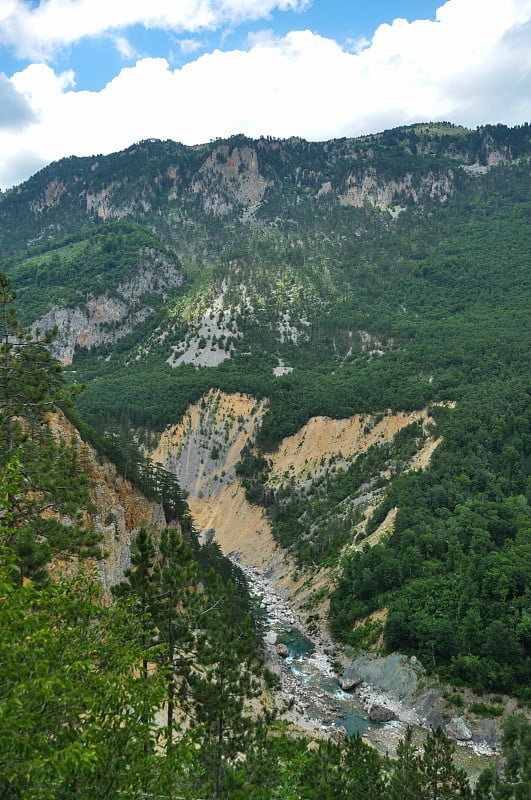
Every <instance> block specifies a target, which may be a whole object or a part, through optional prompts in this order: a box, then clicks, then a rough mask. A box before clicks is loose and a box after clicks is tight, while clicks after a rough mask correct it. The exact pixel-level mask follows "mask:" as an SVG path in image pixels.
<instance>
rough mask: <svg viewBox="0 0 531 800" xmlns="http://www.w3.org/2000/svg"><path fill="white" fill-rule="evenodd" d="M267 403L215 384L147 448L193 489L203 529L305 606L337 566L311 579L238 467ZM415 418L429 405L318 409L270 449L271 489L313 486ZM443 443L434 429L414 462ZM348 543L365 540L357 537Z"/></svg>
mask: <svg viewBox="0 0 531 800" xmlns="http://www.w3.org/2000/svg"><path fill="white" fill-rule="evenodd" d="M265 410H266V408H265V405H264V404H263V403H258V402H256V401H255V400H253V398H251V397H246V396H243V395H228V394H224V393H222V392H219V391H212V392H210V393H209V394H208V395H206V396H205V397H204V398H203V399H202V400H201V401H200V402H199V403H197V404H195V405H194V406H192V407H190V408H189V409H188V412H187V413H186V415H185V417H184V419H183V421H182V422H181V423H179V424H178V425H175V426H171V427H169V428H168V429H167V430H166V431H165V432H164V433H163V434H162V436H161V437H160V439H159V441H158V443H157V445H156V447H154V448H153V449H152V450H151V451H150V453H149V454H150V456H151V457H152V458H153V459H154V460H155V461H156V462H158V463H160V464H162V465H163V466H164V467H165V469H167V470H169V471H170V472H173V473H174V474H175V475H176V476H177V478H178V480H179V483H180V484H181V487H182V488H183V489H185V490H186V491H187V492H188V493H189V495H188V504H189V506H190V509H191V512H192V516H193V518H194V521H195V523H196V527H197V528H198V529H199V530H200V531H201V535H202V536H203V537H214V538H215V540H216V541H217V542H218V543H219V545H220V546H221V549H222V550H223V552H224V553H225V554H227V555H229V554H230V555H232V556H233V557H236V558H237V559H239V560H240V562H241V563H242V564H243V565H246V566H251V567H255V568H257V569H258V570H259V571H260V572H261V573H262V574H264V573H265V574H267V575H268V576H269V577H270V578H271V579H272V581H273V582H274V584H275V587H276V589H277V590H278V591H279V592H281V593H284V594H286V595H288V596H290V597H291V598H292V599H293V600H294V602H295V604H296V605H297V606H299V607H300V606H301V605H303V604H304V603H305V602H306V601H307V600H308V599H309V598H310V597H311V595H312V594H313V593H315V592H316V591H317V590H318V589H319V588H320V587H321V586H323V585H324V584H325V583H327V582H329V581H330V580H332V579H333V570H332V571H327V570H322V571H321V572H320V573H319V575H318V576H313V577H312V578H311V580H308V576H307V575H304V574H302V575H301V574H300V571H299V570H297V569H296V568H295V564H294V562H293V560H292V559H291V558H290V557H289V555H288V554H287V553H286V552H284V551H283V550H282V549H281V548H279V547H278V546H277V544H276V542H275V540H274V538H273V535H272V532H271V525H270V522H269V520H268V519H267V517H266V515H265V513H264V510H263V509H262V508H261V507H259V506H256V505H251V504H249V503H248V501H247V500H246V498H245V492H244V489H243V488H242V486H241V483H240V480H239V479H238V477H237V475H236V472H235V465H236V463H237V461H238V459H239V458H240V454H241V451H242V449H243V447H244V446H245V445H246V444H248V443H252V442H253V441H254V438H255V434H256V431H257V428H258V425H259V423H260V421H261V419H262V417H263V415H264V413H265ZM412 422H419V423H420V424H421V425H423V426H424V427H425V428H427V427H428V426H429V423H430V418H429V416H428V414H427V411H426V410H419V411H415V412H411V413H404V412H403V413H397V414H391V413H389V414H384V415H380V416H379V417H377V418H374V419H372V418H370V419H369V418H368V416H366V415H365V416H363V415H356V416H354V417H352V418H350V419H342V420H334V419H329V418H328V417H315V418H313V419H311V420H310V421H309V422H308V423H307V424H306V425H304V427H303V428H301V430H300V431H299V432H298V433H297V434H295V435H294V436H290V437H287V438H286V439H284V440H283V442H282V443H281V445H280V447H279V448H278V450H277V451H276V452H275V453H273V454H271V456H270V459H269V461H270V472H269V478H268V486H269V487H270V489H271V490H278V489H279V488H282V486H284V485H287V484H291V485H294V484H295V485H298V486H306V487H307V486H309V485H311V484H312V483H313V482H316V481H318V480H319V479H320V478H322V476H323V475H325V474H326V472H327V471H328V470H329V469H334V470H340V469H345V468H346V467H347V466H348V464H349V463H350V461H351V460H352V458H355V457H356V456H357V455H358V454H360V453H363V452H365V451H366V450H367V449H368V448H369V447H370V446H371V445H373V444H375V443H383V442H387V441H390V440H391V439H392V438H393V436H395V435H396V433H398V432H399V431H400V430H401V429H402V428H404V427H405V426H406V425H409V424H411V423H412ZM438 443H439V442H438V440H434V439H433V438H431V437H430V436H429V435H428V436H427V437H426V439H425V440H424V442H423V444H422V446H421V448H420V449H419V451H418V452H417V454H416V456H415V457H414V459H413V460H412V462H411V464H410V468H411V469H420V468H422V467H424V466H426V465H427V464H428V462H429V459H430V457H431V454H432V453H433V451H434V449H435V448H436V447H437V445H438ZM378 499H379V494H378V492H377V490H374V491H371V490H370V489H367V488H366V487H365V488H364V489H363V497H362V498H360V499H359V500H360V502H363V504H364V508H365V509H366V510H367V513H369V512H370V510H371V509H372V508H373V507H374V504H375V503H376V502H377V501H378ZM395 516H396V510H394V511H392V512H391V513H390V515H389V517H388V519H386V520H385V521H384V523H383V524H382V526H381V528H380V529H378V530H377V531H376V532H375V533H374V534H373V535H372V537H371V538H370V539H369V540H367V539H365V540H364V541H365V542H367V541H368V542H369V543H371V542H375V541H378V539H379V538H380V537H381V536H382V535H385V534H386V533H388V532H389V531H390V530H392V525H393V521H394V517H395ZM349 546H350V547H357V546H361V545H357V544H356V542H355V540H354V538H353V540H352V542H351V543H350V545H349ZM294 575H295V576H296V577H294Z"/></svg>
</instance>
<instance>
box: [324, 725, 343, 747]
mask: <svg viewBox="0 0 531 800" xmlns="http://www.w3.org/2000/svg"><path fill="white" fill-rule="evenodd" d="M328 733H329V736H330V738H331V739H332V741H333V742H338V743H340V744H342V743H343V742H346V741H347V737H348V733H347V729H346V728H345V727H343V725H332V726H331V728H330V729H329V731H328Z"/></svg>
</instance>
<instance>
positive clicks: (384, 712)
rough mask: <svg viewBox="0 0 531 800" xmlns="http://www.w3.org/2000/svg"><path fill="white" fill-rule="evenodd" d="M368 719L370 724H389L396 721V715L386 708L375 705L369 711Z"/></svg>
mask: <svg viewBox="0 0 531 800" xmlns="http://www.w3.org/2000/svg"><path fill="white" fill-rule="evenodd" d="M369 719H370V720H371V722H389V721H390V720H392V719H396V714H395V712H394V711H392V710H391V709H390V708H387V706H380V705H378V704H375V705H373V706H372V707H371V710H370V711H369Z"/></svg>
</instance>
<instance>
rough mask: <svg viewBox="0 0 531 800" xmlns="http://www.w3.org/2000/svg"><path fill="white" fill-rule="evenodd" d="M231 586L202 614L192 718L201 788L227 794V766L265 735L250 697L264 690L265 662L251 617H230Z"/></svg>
mask: <svg viewBox="0 0 531 800" xmlns="http://www.w3.org/2000/svg"><path fill="white" fill-rule="evenodd" d="M230 593H231V586H230V584H229V585H228V586H227V587H225V591H224V592H223V590H222V589H221V587H220V586H219V585H218V591H217V592H216V593H211V595H210V596H211V597H214V600H213V602H212V604H211V606H210V607H207V609H205V610H204V611H203V613H202V617H201V627H200V631H199V635H198V641H197V666H196V668H195V669H194V670H193V671H192V672H191V674H190V687H191V698H192V703H193V717H194V720H195V724H196V725H197V726H198V728H197V731H198V733H199V735H200V741H201V758H202V762H203V770H204V778H203V783H202V786H201V788H202V791H203V792H207V793H211V794H212V796H213V797H215V798H218V797H222V796H224V790H225V782H226V778H227V770H228V768H229V766H230V764H231V763H234V760H235V759H236V758H237V757H238V756H239V755H241V754H243V753H245V752H246V751H247V750H250V749H251V748H252V747H253V743H254V741H255V738H256V736H258V735H259V734H260V731H261V723H262V722H264V721H265V717H264V716H263V715H262V718H261V719H259V718H258V717H259V716H260V715H259V714H256V713H255V714H251V710H250V707H249V704H250V701H252V700H253V699H255V698H257V697H258V696H259V694H260V692H261V686H260V681H259V676H260V672H261V670H260V666H259V664H257V663H256V661H255V654H256V651H255V640H254V634H253V628H252V625H251V623H250V621H249V619H248V618H245V619H240V620H239V621H235V620H234V619H231V610H230Z"/></svg>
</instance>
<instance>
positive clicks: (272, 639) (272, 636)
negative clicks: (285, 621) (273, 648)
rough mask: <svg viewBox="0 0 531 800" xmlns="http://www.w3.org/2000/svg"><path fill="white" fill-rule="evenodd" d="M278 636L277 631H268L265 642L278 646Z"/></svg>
mask: <svg viewBox="0 0 531 800" xmlns="http://www.w3.org/2000/svg"><path fill="white" fill-rule="evenodd" d="M277 639H278V636H277V634H276V632H275V631H268V632H267V633H266V635H265V636H264V642H265V643H266V644H276V643H277Z"/></svg>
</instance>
